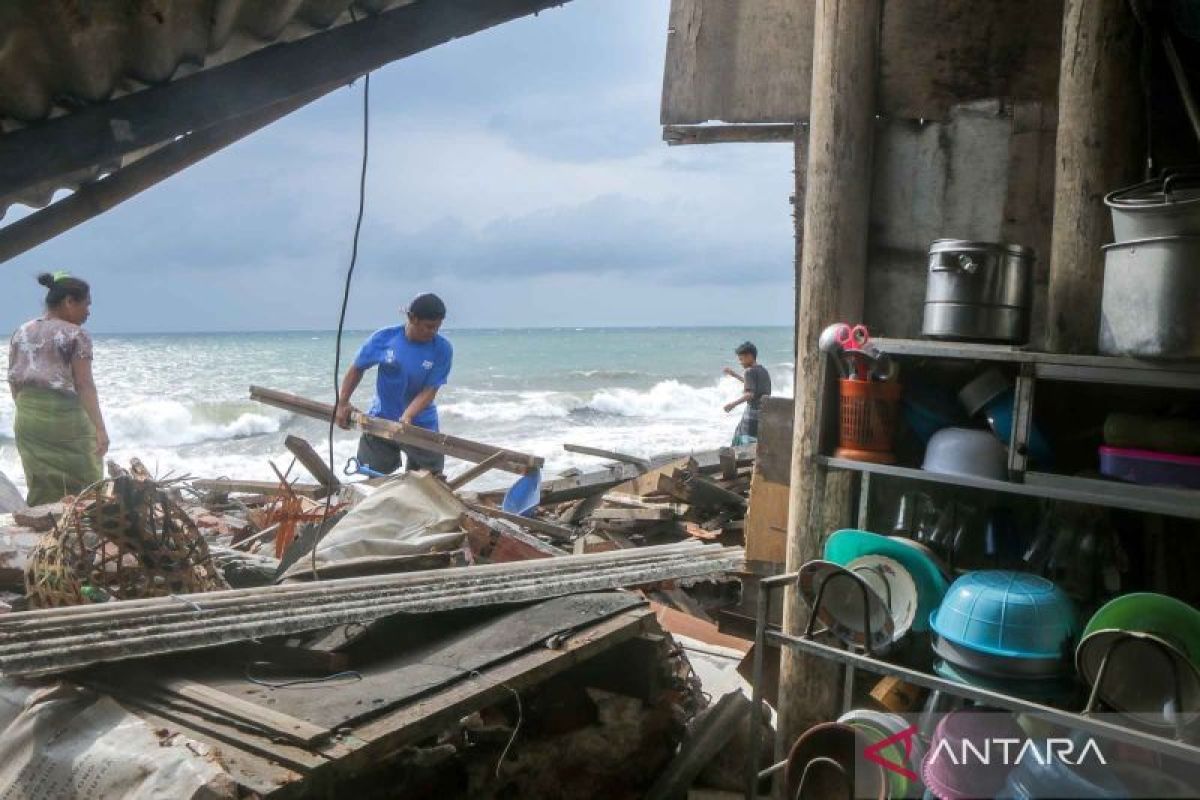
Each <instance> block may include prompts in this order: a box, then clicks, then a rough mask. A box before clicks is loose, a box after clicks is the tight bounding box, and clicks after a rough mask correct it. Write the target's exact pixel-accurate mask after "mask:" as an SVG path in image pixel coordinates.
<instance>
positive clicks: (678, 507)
mask: <svg viewBox="0 0 1200 800" xmlns="http://www.w3.org/2000/svg"><path fill="white" fill-rule="evenodd" d="M601 499H602V500H603V501H604V502H606V503H611V504H613V505H616V506H621V507H623V508H659V509H663V508H665V509H667V510H669V511H670V512H671V513H672V514H674V515H676V516H683V515H684V514H686V513H688V511H689V510H691V506H689V505H688V504H687V503H659V502H651V501H649V500H643V499H642V498H641V497H638V496H637V495H633V494H616V493H612V494H606V495H603V496H602V497H601Z"/></svg>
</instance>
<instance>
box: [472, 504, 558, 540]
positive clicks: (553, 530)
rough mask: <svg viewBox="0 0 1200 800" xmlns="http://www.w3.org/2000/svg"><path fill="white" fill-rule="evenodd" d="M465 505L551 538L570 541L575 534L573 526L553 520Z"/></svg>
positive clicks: (488, 507) (478, 505) (487, 507)
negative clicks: (559, 523)
mask: <svg viewBox="0 0 1200 800" xmlns="http://www.w3.org/2000/svg"><path fill="white" fill-rule="evenodd" d="M467 507H468V508H470V509H471V510H472V511H478V512H479V513H480V514H485V515H487V516H489V517H495V518H496V519H502V520H506V521H508V522H511V523H513V524H514V525H520V526H521V527H522V528H526V529H528V530H531V531H534V532H536V533H541V534H545V535H546V536H549V537H550V538H552V539H557V540H559V541H563V542H569V541H572V540H573V539H574V538H575V536H576V534H577V532H576V531H575V530H574V529H573V528H568V527H566V526H563V525H556V524H555V523H553V522H546V521H545V520H541V519H534V518H533V517H522V516H521V515H520V514H510V513H509V512H507V511H505V510H503V509H500V508H494V507H492V506H485V505H483V504H481V503H470V504H468V506H467Z"/></svg>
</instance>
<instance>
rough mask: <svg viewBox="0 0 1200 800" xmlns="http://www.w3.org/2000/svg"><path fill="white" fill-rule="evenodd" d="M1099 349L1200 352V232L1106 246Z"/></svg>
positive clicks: (1176, 354)
mask: <svg viewBox="0 0 1200 800" xmlns="http://www.w3.org/2000/svg"><path fill="white" fill-rule="evenodd" d="M1099 346H1100V352H1101V353H1104V354H1106V355H1122V356H1137V357H1140V358H1200V236H1165V237H1159V238H1157V239H1141V240H1138V241H1133V242H1121V243H1118V244H1110V245H1106V246H1105V247H1104V294H1103V298H1102V300H1101V303H1100V343H1099Z"/></svg>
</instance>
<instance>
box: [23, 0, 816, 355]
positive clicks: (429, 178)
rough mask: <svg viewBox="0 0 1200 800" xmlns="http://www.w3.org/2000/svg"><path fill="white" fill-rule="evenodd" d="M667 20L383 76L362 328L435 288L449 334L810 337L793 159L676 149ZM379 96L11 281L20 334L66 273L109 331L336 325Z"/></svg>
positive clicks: (164, 192) (582, 13)
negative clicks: (802, 324) (797, 325)
mask: <svg viewBox="0 0 1200 800" xmlns="http://www.w3.org/2000/svg"><path fill="white" fill-rule="evenodd" d="M668 6H669V2H668V0H574V2H570V3H568V4H567V5H566V6H564V7H562V8H558V9H551V10H549V11H545V12H542V13H541V14H539V15H538V16H536V17H528V18H525V19H521V20H516V21H514V22H510V23H508V24H505V25H502V26H499V27H497V28H493V29H491V30H488V31H484V32H482V33H480V34H476V35H475V36H471V37H468V38H466V39H461V40H458V41H455V42H451V43H449V44H446V45H442V46H441V47H437V48H435V49H433V50H430V51H427V52H425V53H422V54H419V55H417V56H414V57H412V58H408V59H405V60H402V61H399V62H396V63H394V64H391V65H389V66H387V67H384V68H383V69H381V70H379V71H377V72H376V73H374V74H373V75H372V79H371V126H370V136H371V146H370V161H369V168H368V177H367V205H366V212H365V219H364V223H363V229H362V235H361V241H360V251H359V262H358V267H357V270H356V273H355V281H354V285H353V288H352V293H351V302H350V306H349V309H348V314H347V325H348V327H350V328H354V329H370V328H375V327H379V326H383V325H388V324H394V323H395V322H396V321H397V320H398V318H399V309H400V308H401V307H402V306H403V305H404V304H405V303H406V302H407V300H408V299H410V298H411V297H412V296H413V295H415V294H416V293H418V292H421V291H436V292H438V293H439V294H441V295H442V296H443V298H444V299H445V300H446V302H447V304H448V306H449V316H448V319H447V326H448V327H460V328H461V327H466V328H481V327H537V326H564V325H565V326H629V325H755V324H758V325H786V324H790V323H791V320H792V308H793V269H792V258H793V241H792V227H791V224H792V223H791V208H790V206H789V203H788V197H789V195H790V194H791V193H792V191H793V184H792V171H791V170H792V163H791V161H792V154H791V147H790V145H787V144H751V145H709V146H691V147H670V148H669V147H668V146H667V145H666V143H665V142H663V141H662V129H661V127H660V125H659V103H660V98H661V92H662V72H663V60H664V54H665V49H666V40H667V27H668V19H667V18H668ZM362 89H363V87H362V81H359V82H356V83H355V84H354V85H353V86H351V87H347V88H344V89H341V90H339V91H337V92H335V93H334V94H332V95H330V96H327V97H325V98H323V99H322V100H320V101H317V102H316V103H314V104H312V105H310V106H308V107H306V108H304V109H302V110H300V111H298V112H296V113H294V114H292V115H290V116H289V117H286V118H285V119H283V120H281V121H280V122H277V123H275V124H274V125H272V126H270V127H268V128H266V129H265V130H263V131H260V132H258V133H257V134H255V135H253V136H251V137H249V138H247V139H245V140H243V141H241V142H239V143H238V144H236V145H233V146H232V147H229V148H227V149H226V150H224V151H222V152H221V153H218V154H217V155H215V156H212V157H210V158H208V159H206V160H205V161H202V162H201V163H200V164H198V165H196V166H193V167H191V168H190V169H188V170H187V171H185V172H183V173H181V174H179V175H176V176H174V177H172V178H170V179H168V180H167V181H165V182H164V183H162V184H159V185H158V186H156V187H154V188H153V189H150V190H149V191H146V192H144V193H142V194H141V195H139V196H137V197H135V198H133V199H131V200H129V201H127V202H125V203H124V204H122V205H121V206H119V207H117V208H116V209H114V210H112V211H110V212H108V213H107V214H105V215H103V216H101V217H99V218H97V219H94V220H92V221H90V222H88V223H85V224H84V225H81V226H79V227H77V228H75V229H74V230H72V231H70V232H68V233H65V234H63V235H61V236H59V237H57V238H56V239H54V240H52V241H50V242H47V243H46V244H44V245H42V246H40V247H38V248H36V249H34V250H31V251H29V252H28V253H26V254H24V255H22V256H21V257H19V258H17V259H14V260H13V261H10V262H8V263H6V264H2V265H0V287H2V289H0V323H3V325H4V326H5V328H6V329H13V328H15V327H16V325H17V324H19V323H20V322H21V321H23V320H24V319H27V318H29V317H31V316H33V315H34V314H36V313H37V312H38V310H39V306H40V302H41V299H42V296H43V293H44V290H43V289H42V288H41V287H40V286H38V285H37V284H36V282H35V279H34V276H35V275H36V274H37V273H38V272H41V271H48V270H49V271H52V270H56V269H66V270H69V271H70V272H72V273H73V274H75V275H78V276H80V277H83V278H85V279H87V280H88V281H89V282H91V284H92V288H93V298H94V307H93V315H92V319H91V321H90V322H89V323H88V324H89V327H90V328H91V329H93V330H95V331H98V332H109V333H113V332H129V333H132V332H174V331H180V332H194V331H249V330H308V329H318V330H327V329H331V328H333V327H335V326H336V323H337V314H338V304H339V300H340V296H341V285H342V281H343V280H344V276H345V271H346V267H347V264H348V261H349V256H350V245H351V235H352V232H353V225H354V216H355V213H356V211H357V188H358V174H359V166H360V158H361V125H362V119H361V107H362ZM23 213H26V212H25V211H23V210H22V209H15V210H13V211H10V213H9V216H8V217H7V219H6V220H5V222H8V221H11V220H12V219H16V218H18V217H20V216H22V215H23Z"/></svg>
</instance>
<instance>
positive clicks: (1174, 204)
mask: <svg viewBox="0 0 1200 800" xmlns="http://www.w3.org/2000/svg"><path fill="white" fill-rule="evenodd" d="M1104 203H1105V205H1107V206H1108V207H1109V209H1110V210H1111V212H1112V224H1113V238H1114V239H1116V241H1117V242H1118V243H1122V242H1132V241H1136V240H1138V239H1153V238H1157V237H1162V236H1200V175H1196V174H1190V175H1188V174H1181V175H1169V176H1167V177H1166V178H1162V179H1156V180H1152V181H1146V182H1145V183H1139V184H1137V185H1135V186H1129V187H1126V188H1124V189H1118V190H1117V191H1115V192H1110V193H1109V194H1108V195H1107V196H1105V198H1104Z"/></svg>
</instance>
